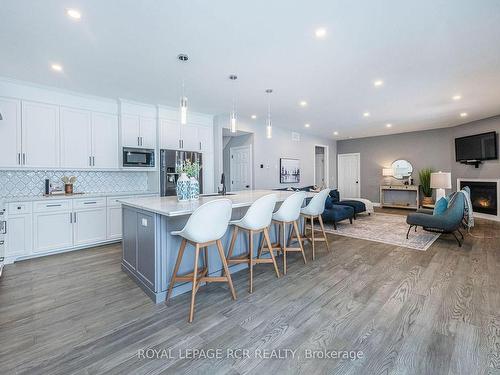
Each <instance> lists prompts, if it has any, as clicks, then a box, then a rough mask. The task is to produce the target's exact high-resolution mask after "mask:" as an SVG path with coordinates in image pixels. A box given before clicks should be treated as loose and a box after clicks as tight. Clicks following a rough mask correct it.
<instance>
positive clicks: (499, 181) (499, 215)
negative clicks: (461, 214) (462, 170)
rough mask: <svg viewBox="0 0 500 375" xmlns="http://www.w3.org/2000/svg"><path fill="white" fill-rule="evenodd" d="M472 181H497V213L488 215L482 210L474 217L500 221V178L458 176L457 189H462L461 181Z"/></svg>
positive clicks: (475, 213)
mask: <svg viewBox="0 0 500 375" xmlns="http://www.w3.org/2000/svg"><path fill="white" fill-rule="evenodd" d="M462 181H471V182H496V184H497V214H496V215H488V214H483V213H480V212H474V217H477V218H481V219H487V220H494V221H500V206H499V205H500V178H465V177H464V178H457V191H460V182H462Z"/></svg>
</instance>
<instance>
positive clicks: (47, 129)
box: [21, 101, 59, 168]
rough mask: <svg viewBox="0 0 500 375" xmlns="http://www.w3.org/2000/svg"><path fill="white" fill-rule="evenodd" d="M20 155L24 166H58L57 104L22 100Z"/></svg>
mask: <svg viewBox="0 0 500 375" xmlns="http://www.w3.org/2000/svg"><path fill="white" fill-rule="evenodd" d="M21 138H22V155H21V163H22V165H24V166H26V167H35V168H40V167H46V168H50V167H58V166H59V106H57V105H52V104H42V103H37V102H30V101H23V102H22V137H21Z"/></svg>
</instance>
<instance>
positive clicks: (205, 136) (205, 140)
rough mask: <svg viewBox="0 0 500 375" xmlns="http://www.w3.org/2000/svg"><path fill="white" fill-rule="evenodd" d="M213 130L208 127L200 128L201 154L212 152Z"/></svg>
mask: <svg viewBox="0 0 500 375" xmlns="http://www.w3.org/2000/svg"><path fill="white" fill-rule="evenodd" d="M211 140H212V128H209V127H207V126H198V142H199V151H201V152H211V151H212V150H211V145H212V142H211Z"/></svg>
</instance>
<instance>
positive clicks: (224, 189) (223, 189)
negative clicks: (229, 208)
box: [217, 173, 227, 195]
mask: <svg viewBox="0 0 500 375" xmlns="http://www.w3.org/2000/svg"><path fill="white" fill-rule="evenodd" d="M220 183H221V184H222V190H221V189H219V188H218V189H217V192H218V193H219V194H221V195H226V192H227V190H226V176H224V173H223V174H222V176H221V178H220Z"/></svg>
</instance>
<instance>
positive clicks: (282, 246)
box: [281, 223, 286, 275]
mask: <svg viewBox="0 0 500 375" xmlns="http://www.w3.org/2000/svg"><path fill="white" fill-rule="evenodd" d="M282 227H283V245H281V248H282V251H283V275H286V244H285V241H286V225H285V223H283V225H282Z"/></svg>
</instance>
